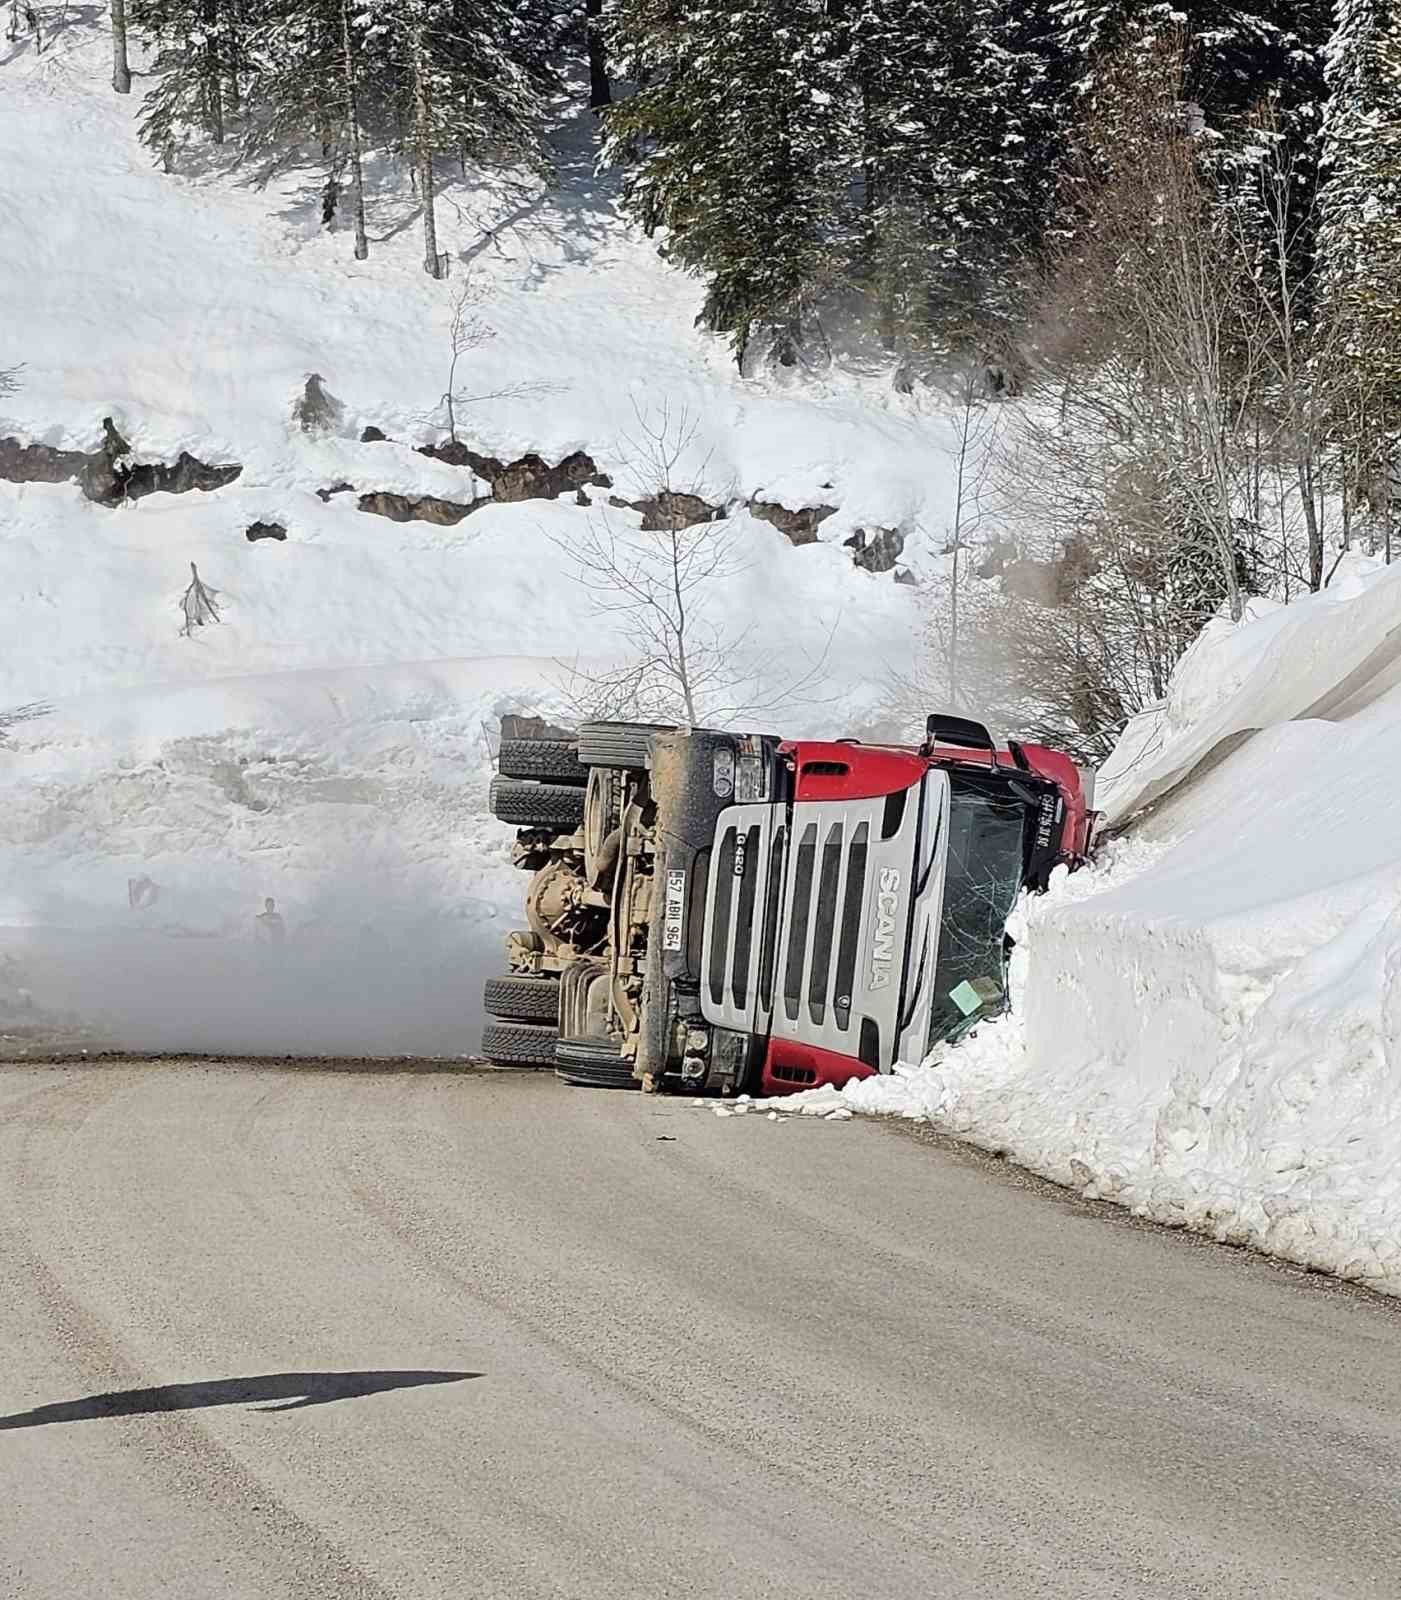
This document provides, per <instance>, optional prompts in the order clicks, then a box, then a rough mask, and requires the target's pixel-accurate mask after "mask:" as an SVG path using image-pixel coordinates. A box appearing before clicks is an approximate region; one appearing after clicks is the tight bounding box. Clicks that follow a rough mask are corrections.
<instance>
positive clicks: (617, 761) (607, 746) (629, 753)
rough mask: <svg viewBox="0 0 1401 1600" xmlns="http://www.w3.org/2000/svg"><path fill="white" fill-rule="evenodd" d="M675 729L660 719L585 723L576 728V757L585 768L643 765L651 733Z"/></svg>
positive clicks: (645, 761)
mask: <svg viewBox="0 0 1401 1600" xmlns="http://www.w3.org/2000/svg"><path fill="white" fill-rule="evenodd" d="M675 731H676V730H675V725H674V724H667V723H659V722H586V723H585V724H584V725H583V727H582V728H580V729H579V759H580V761H582V762H583V763H584V765H585V766H586V767H625V768H632V769H637V768H641V767H645V766H646V765H647V753H648V749H649V747H650V744H651V739H652V735H653V734H654V733H674V732H675Z"/></svg>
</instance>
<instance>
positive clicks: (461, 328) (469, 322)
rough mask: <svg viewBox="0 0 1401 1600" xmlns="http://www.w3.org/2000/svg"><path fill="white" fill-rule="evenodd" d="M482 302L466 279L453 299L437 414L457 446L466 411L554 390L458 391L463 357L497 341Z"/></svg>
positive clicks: (512, 386) (523, 386) (519, 386)
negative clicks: (443, 385) (461, 415)
mask: <svg viewBox="0 0 1401 1600" xmlns="http://www.w3.org/2000/svg"><path fill="white" fill-rule="evenodd" d="M481 302H482V295H481V291H480V290H479V289H478V287H477V285H476V284H475V283H474V282H473V280H472V279H471V278H467V279H465V280H464V281H463V283H462V286H461V288H459V289H458V290H457V292H456V293H455V294H454V295H453V297H452V311H451V316H450V317H449V320H448V351H449V355H448V382H447V388H446V390H445V391H444V392H443V394H442V396H441V397H440V399H439V401H438V407H437V410H439V411H441V412H442V413H443V414H444V415H445V417H446V420H447V429H448V438H449V439H450V440H451V441H452V443H453V444H459V443H460V442H461V441H460V440H459V439H458V437H457V422H458V415H459V413H460V412H461V411H462V410H463V409H464V408H465V407H467V406H473V405H481V404H483V403H484V402H485V401H487V400H518V399H520V398H522V397H523V396H526V395H537V394H548V393H551V392H552V390H553V386H552V385H550V384H546V383H531V382H527V383H509V384H506V385H504V386H503V387H502V388H499V389H489V390H486V391H484V392H483V393H481V394H467V393H465V392H464V391H463V390H461V389H459V388H458V374H459V371H460V369H461V366H462V361H463V357H465V356H467V355H470V354H471V352H472V351H474V350H480V349H481V348H482V347H483V346H484V345H487V344H490V343H491V341H492V340H493V339H494V338H495V337H496V333H495V331H494V330H493V329H492V328H490V327H489V326H488V325H487V323H486V322H485V321H484V320H483V318H482V316H481V313H480V310H479V309H478V308H479V307H480V305H481ZM436 414H437V413H436V411H435V413H434V415H433V418H432V419H431V420H434V421H436ZM425 420H430V419H425Z"/></svg>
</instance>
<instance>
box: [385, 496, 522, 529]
mask: <svg viewBox="0 0 1401 1600" xmlns="http://www.w3.org/2000/svg"><path fill="white" fill-rule="evenodd" d="M491 503H492V502H491V496H490V495H483V496H482V498H481V499H479V500H469V501H465V502H464V501H461V500H440V499H438V498H437V496H436V495H431V494H425V495H418V496H413V495H404V494H389V493H386V492H385V491H384V490H376V491H375V492H374V493H373V494H362V495H361V496H360V501H359V505H360V510H361V511H369V512H371V513H372V514H373V515H374V516H377V517H388V518H389V520H390V521H391V522H432V523H435V524H436V525H437V526H438V527H440V528H450V527H452V526H453V525H454V524H455V523H458V522H461V521H462V519H463V518H464V517H470V516H471V514H472V513H473V512H474V511H480V510H481V508H482V507H483V506H487V505H490V504H491Z"/></svg>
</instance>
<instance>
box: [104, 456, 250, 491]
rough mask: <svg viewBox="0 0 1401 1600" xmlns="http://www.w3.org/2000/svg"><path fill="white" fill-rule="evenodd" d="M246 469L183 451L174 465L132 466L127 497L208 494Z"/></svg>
mask: <svg viewBox="0 0 1401 1600" xmlns="http://www.w3.org/2000/svg"><path fill="white" fill-rule="evenodd" d="M242 471H243V468H242V467H240V466H238V465H236V464H231V465H229V466H226V467H211V466H208V465H206V463H205V462H203V461H200V460H199V459H198V458H197V457H195V456H192V455H191V454H190V452H189V451H188V450H182V451H181V452H180V454H179V455H178V456H176V458H175V461H174V464H173V465H172V466H168V467H167V466H163V465H162V464H161V463H160V462H158V461H157V462H152V463H149V464H147V463H142V464H141V465H138V466H134V467H131V468H130V469H129V470H128V472H127V476H126V480H125V491H126V494H125V497H126V499H128V500H140V499H142V498H143V497H144V496H146V495H148V494H188V493H189V491H190V490H191V489H199V490H201V491H202V492H203V493H205V494H208V493H209V491H210V490H211V489H222V488H223V487H224V485H225V484H227V483H232V482H233V481H234V479H235V478H237V477H238V476H239V474H240V473H241V472H242Z"/></svg>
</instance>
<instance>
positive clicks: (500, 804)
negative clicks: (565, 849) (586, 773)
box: [491, 778, 584, 833]
mask: <svg viewBox="0 0 1401 1600" xmlns="http://www.w3.org/2000/svg"><path fill="white" fill-rule="evenodd" d="M491 813H492V815H493V816H494V817H498V818H499V819H500V820H501V821H502V822H513V823H515V825H516V826H517V827H518V828H549V829H551V830H552V831H553V832H555V833H573V832H574V831H575V830H576V829H577V828H578V826H579V824H580V823H581V822H582V821H583V820H584V791H583V790H582V789H576V788H574V787H573V786H572V785H571V784H566V783H527V782H526V781H525V780H524V779H521V778H493V779H492V780H491Z"/></svg>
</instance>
